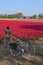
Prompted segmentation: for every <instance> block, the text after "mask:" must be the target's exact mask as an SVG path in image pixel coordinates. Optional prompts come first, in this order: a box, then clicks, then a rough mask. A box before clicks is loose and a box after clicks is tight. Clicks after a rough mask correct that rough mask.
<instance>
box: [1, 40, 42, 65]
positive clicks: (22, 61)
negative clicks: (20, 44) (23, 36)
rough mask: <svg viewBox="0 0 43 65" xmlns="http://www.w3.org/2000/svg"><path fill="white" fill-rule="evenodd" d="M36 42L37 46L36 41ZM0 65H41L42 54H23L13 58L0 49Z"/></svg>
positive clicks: (7, 52)
mask: <svg viewBox="0 0 43 65" xmlns="http://www.w3.org/2000/svg"><path fill="white" fill-rule="evenodd" d="M36 42H37V43H38V44H39V42H38V41H35V43H36ZM42 43H43V42H42ZM42 43H41V44H42ZM36 46H37V45H36ZM38 47H39V46H38ZM0 65H43V54H42V55H40V54H24V55H21V56H18V57H13V56H11V55H10V54H9V50H7V51H6V50H5V49H2V48H0Z"/></svg>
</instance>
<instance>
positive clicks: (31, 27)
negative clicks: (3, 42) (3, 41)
mask: <svg viewBox="0 0 43 65" xmlns="http://www.w3.org/2000/svg"><path fill="white" fill-rule="evenodd" d="M7 26H9V27H10V30H11V33H12V34H15V35H17V36H21V37H23V38H25V37H27V36H30V37H31V38H32V37H34V35H36V36H43V22H39V21H37V22H34V21H33V22H31V21H16V20H0V35H5V32H4V31H5V30H6V27H7Z"/></svg>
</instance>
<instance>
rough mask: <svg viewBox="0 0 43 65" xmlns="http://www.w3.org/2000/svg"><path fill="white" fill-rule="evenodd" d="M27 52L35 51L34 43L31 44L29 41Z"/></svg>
mask: <svg viewBox="0 0 43 65" xmlns="http://www.w3.org/2000/svg"><path fill="white" fill-rule="evenodd" d="M29 53H33V54H34V53H35V45H34V44H32V43H30V45H29Z"/></svg>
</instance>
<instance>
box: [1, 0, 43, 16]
mask: <svg viewBox="0 0 43 65" xmlns="http://www.w3.org/2000/svg"><path fill="white" fill-rule="evenodd" d="M18 12H22V13H23V15H26V16H28V15H30V16H31V15H34V14H37V15H38V14H43V0H0V14H14V13H18Z"/></svg>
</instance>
